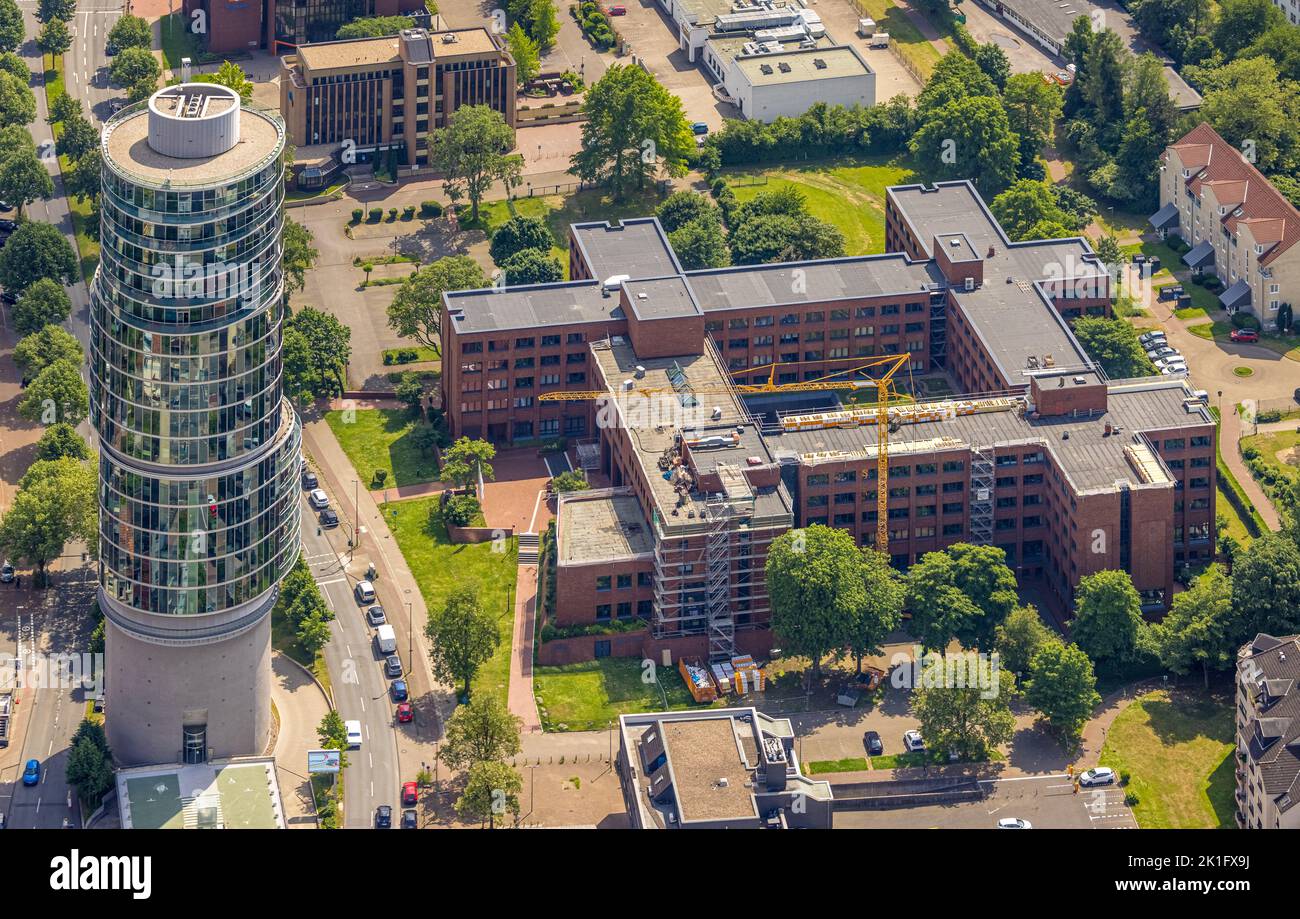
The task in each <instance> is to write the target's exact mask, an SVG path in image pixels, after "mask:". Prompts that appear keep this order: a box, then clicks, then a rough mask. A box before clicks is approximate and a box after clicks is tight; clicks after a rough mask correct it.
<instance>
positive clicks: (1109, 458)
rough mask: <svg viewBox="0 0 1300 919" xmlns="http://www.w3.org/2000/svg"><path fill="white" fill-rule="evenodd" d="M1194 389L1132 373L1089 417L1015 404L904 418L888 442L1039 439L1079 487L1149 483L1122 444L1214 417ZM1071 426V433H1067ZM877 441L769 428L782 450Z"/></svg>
mask: <svg viewBox="0 0 1300 919" xmlns="http://www.w3.org/2000/svg"><path fill="white" fill-rule="evenodd" d="M1067 385H1068V383H1067ZM1189 397H1190V393H1189V392H1187V391H1186V390H1185V389H1184V388H1183V385H1182V383H1181V382H1180V381H1175V380H1161V379H1151V380H1143V381H1134V382H1132V383H1124V384H1117V385H1114V386H1112V387H1111V389H1110V394H1109V397H1108V408H1107V411H1106V412H1105V413H1104V414H1099V415H1094V416H1092V417H1091V418H1070V417H1058V418H1039V419H1030V418H1027V417H1024V416H1023V415H1021V414H1020V413H1018V412H1014V411H1011V412H988V413H984V414H978V415H961V416H957V417H954V418H951V419H948V420H946V421H929V422H923V423H919V424H903V425H899V426H898V428H897V430H896V431H895V432H894V433H891V434H890V436H889V442H890V449H891V450H897V451H898V452H896V453H895V454H894V455H895V456H897V457H900V458H901V456H902V455H903V454H904V452H905V451H906V445H908V444H913V445H918V446H923V445H924V444H925V443H926V442H931V441H935V440H937V439H939V438H952V442H951V443H950V445H949V446H948V449H952V448H955V447H959V446H963V445H973V446H978V447H989V446H992V447H994V454H995V455H996V448H997V446H998V445H1006V446H1010V445H1012V444H1024V443H1040V444H1042V445H1043V446H1044V447H1045V448H1046V449H1047V450H1049V451H1051V453H1052V454H1053V455H1054V456H1055V457H1056V459H1057V463H1058V464H1059V465H1060V467H1061V469H1062V470H1063V472H1064V473H1065V475H1066V476H1067V478H1069V479H1070V481H1071V482H1072V483H1073V484H1074V487H1075V489H1076V490H1078V491H1081V492H1083V491H1089V490H1108V489H1110V488H1113V487H1114V485H1115V483H1116V482H1117V481H1125V482H1128V483H1130V484H1131V485H1134V486H1136V485H1141V484H1145V483H1144V482H1143V481H1142V479H1141V478H1140V477H1139V475H1138V473H1137V472H1136V470H1135V469H1134V468H1133V466H1132V465H1131V464H1130V462H1129V460H1128V458H1127V457H1126V455H1125V452H1124V447H1126V446H1128V445H1130V444H1133V443H1134V435H1135V434H1137V433H1139V432H1151V431H1159V430H1167V429H1173V428H1186V427H1191V426H1195V425H1198V424H1203V425H1207V426H1208V425H1210V424H1211V421H1210V418H1209V415H1208V414H1206V412H1205V410H1204V408H1201V407H1199V403H1197V406H1198V407H1197V408H1195V409H1193V410H1192V411H1190V412H1189V411H1188V409H1187V408H1186V407H1185V402H1186V400H1187V399H1188V398H1189ZM1106 422H1110V423H1111V424H1112V425H1113V426H1114V425H1117V426H1118V427H1119V428H1120V429H1121V430H1120V433H1118V434H1111V435H1110V436H1104V430H1105V425H1106ZM1066 433H1068V434H1069V435H1070V436H1069V438H1068V439H1063V435H1065V434H1066ZM875 442H876V431H875V428H874V427H872V426H868V427H861V428H828V429H823V430H808V431H797V432H792V433H781V434H775V435H768V445H769V446H770V447H771V449H772V452H773V453H774V454H776V455H777V456H778V457H780V456H782V455H784V454H787V453H793V454H805V453H820V452H824V451H839V452H842V453H850V454H855V453H862V452H866V453H868V454H869V455H871V456H874V455H875ZM898 448H902V449H901V450H900V449H898ZM934 452H938V450H937V449H936V450H935V451H934ZM827 459H830V458H829V457H828V458H827Z"/></svg>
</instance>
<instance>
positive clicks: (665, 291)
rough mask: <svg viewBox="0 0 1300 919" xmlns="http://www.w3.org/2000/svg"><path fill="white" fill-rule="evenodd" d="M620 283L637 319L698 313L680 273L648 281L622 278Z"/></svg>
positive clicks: (697, 308) (674, 316)
mask: <svg viewBox="0 0 1300 919" xmlns="http://www.w3.org/2000/svg"><path fill="white" fill-rule="evenodd" d="M623 287H624V288H625V289H626V290H627V299H628V302H629V303H630V304H631V305H632V312H633V313H635V314H636V317H637V318H638V319H672V318H678V317H686V316H699V315H701V314H702V313H701V310H700V306H699V304H698V303H696V302H695V297H694V296H693V295H692V294H691V289H690V288H689V287H687V286H686V282H685V281H683V280H682V277H681V275H673V276H672V277H671V278H656V279H654V280H651V281H636V280H633V281H625V282H624V283H623Z"/></svg>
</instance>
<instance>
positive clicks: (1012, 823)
mask: <svg viewBox="0 0 1300 919" xmlns="http://www.w3.org/2000/svg"><path fill="white" fill-rule="evenodd" d="M1033 828H1034V825H1033V824H1032V823H1030V822H1029V821H1028V820H1024V819H1022V818H1020V817H1003V818H1002V819H1001V820H999V821H998V829H999V830H1032V829H1033Z"/></svg>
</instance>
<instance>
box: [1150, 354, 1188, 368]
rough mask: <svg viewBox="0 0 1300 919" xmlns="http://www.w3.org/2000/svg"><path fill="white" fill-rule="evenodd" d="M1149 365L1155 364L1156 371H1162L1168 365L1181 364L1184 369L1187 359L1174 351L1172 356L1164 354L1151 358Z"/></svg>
mask: <svg viewBox="0 0 1300 919" xmlns="http://www.w3.org/2000/svg"><path fill="white" fill-rule="evenodd" d="M1151 363H1153V364H1155V365H1156V368H1157V369H1159V370H1164V369H1165V368H1166V367H1168V366H1169V365H1170V364H1182V365H1183V366H1184V367H1186V366H1187V359H1186V358H1184V357H1183V356H1182V355H1181V354H1179V353H1178V352H1177V351H1174V352H1173V353H1172V354H1164V355H1162V356H1160V357H1156V358H1152V360H1151Z"/></svg>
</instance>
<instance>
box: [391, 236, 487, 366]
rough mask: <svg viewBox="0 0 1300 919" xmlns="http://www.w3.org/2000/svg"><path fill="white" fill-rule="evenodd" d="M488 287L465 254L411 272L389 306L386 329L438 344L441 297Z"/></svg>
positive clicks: (474, 262)
mask: <svg viewBox="0 0 1300 919" xmlns="http://www.w3.org/2000/svg"><path fill="white" fill-rule="evenodd" d="M489 284H491V281H489V280H488V276H487V275H486V274H484V273H483V269H482V268H480V267H479V264H478V262H476V261H474V259H472V258H470V257H469V256H468V255H448V256H445V257H443V258H440V259H438V260H437V261H436V262H433V263H432V264H430V265H425V266H424V267H423V268H420V269H417V270H416V271H413V272H412V273H411V274H410V275H408V276H407V278H406V280H404V281H403V282H402V286H401V287H400V288H398V291H397V296H395V297H394V298H393V302H392V303H390V304H389V306H388V327H389V328H390V329H392V330H393V331H394V332H396V333H397V334H398V335H400V336H402V337H403V338H413V339H415V340H416V341H418V342H419V343H420V344H422V345H426V346H428V347H430V348H437V347H439V345H440V338H439V331H438V330H439V326H440V323H441V315H442V295H443V294H444V293H445V292H447V291H453V290H478V289H480V288H483V287H487V286H489Z"/></svg>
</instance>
